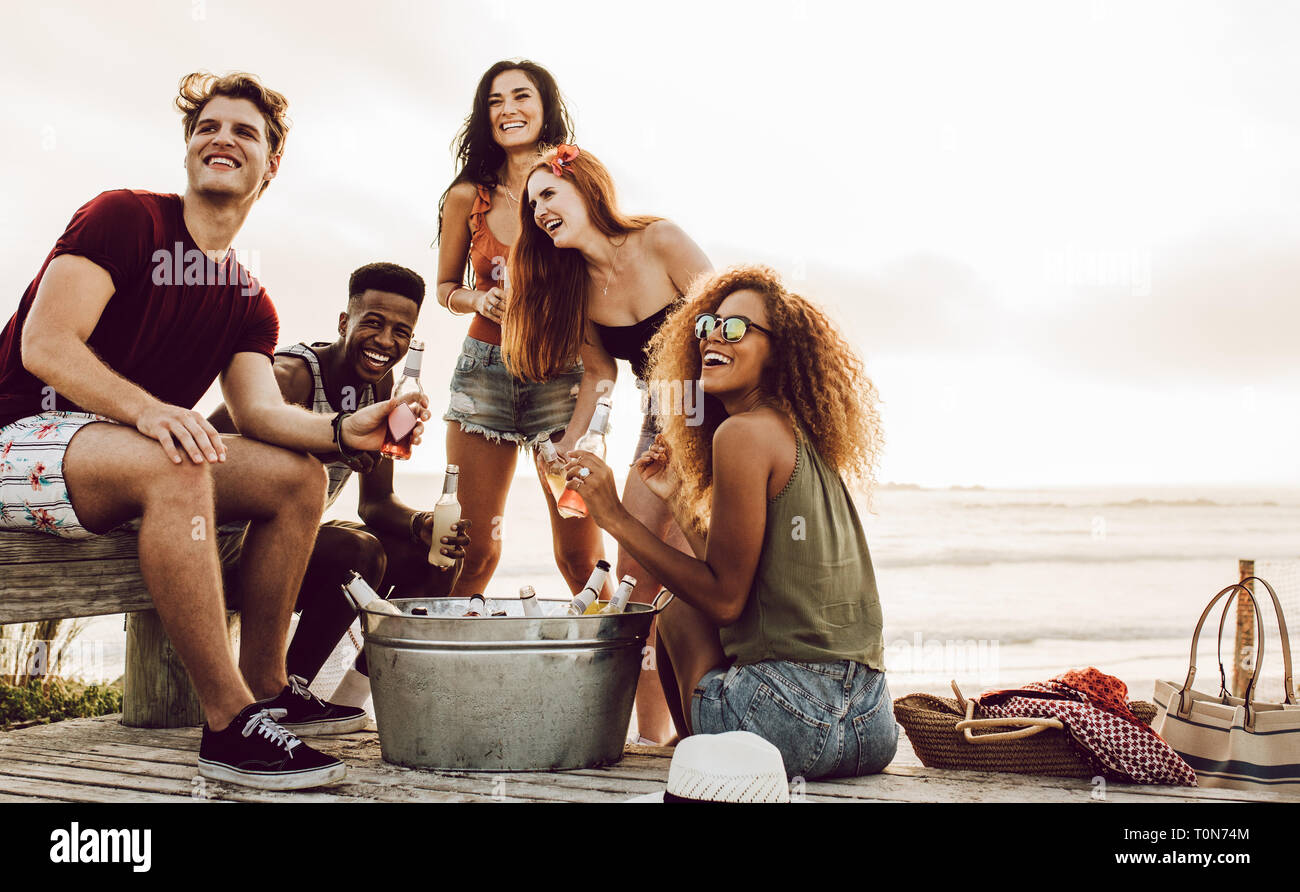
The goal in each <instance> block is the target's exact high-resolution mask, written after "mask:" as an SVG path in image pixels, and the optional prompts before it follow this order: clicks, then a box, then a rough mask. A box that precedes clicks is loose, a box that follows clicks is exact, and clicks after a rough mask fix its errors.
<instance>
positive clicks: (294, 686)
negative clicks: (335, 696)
mask: <svg viewBox="0 0 1300 892" xmlns="http://www.w3.org/2000/svg"><path fill="white" fill-rule="evenodd" d="M289 690H291V691H293V693H295V694H297V695H298V696H299V697H301V698H302V699H304V700H315V701H316V702H318V703H320V704H321V705H322V706H324V705H325V703H324V701H323V700H321V698H320V697H317V696H316V695H315V694H313V693H312V692H311V691H310V690H309V689H308V688H307V679H305V678H303V677H302V676H301V675H290V676H289Z"/></svg>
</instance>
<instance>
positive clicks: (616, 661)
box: [361, 593, 671, 771]
mask: <svg viewBox="0 0 1300 892" xmlns="http://www.w3.org/2000/svg"><path fill="white" fill-rule="evenodd" d="M661 594H664V593H661ZM669 599H671V596H669ZM390 603H392V604H393V605H395V606H397V607H400V608H401V610H402V612H403V614H404V615H403V616H392V615H389V614H384V613H379V612H375V611H371V610H368V609H367V610H363V611H361V625H362V631H363V632H364V635H365V648H366V661H367V662H368V664H369V667H370V689H371V693H372V695H373V697H374V707H375V720H376V723H377V724H378V726H379V745H380V748H381V750H382V752H383V757H384V759H385V761H388V762H392V763H394V764H396V765H405V766H409V767H412V768H442V769H460V770H468V771H528V770H544V769H564V768H589V767H592V766H595V765H601V764H607V763H610V762H616V761H618V760H619V758H621V757H622V755H623V743H624V740H625V739H626V735H627V728H628V722H629V720H630V719H631V716H632V702H633V698H634V696H635V694H636V685H637V680H638V678H639V677H640V672H641V660H642V648H644V647H645V643H646V637H647V635H648V634H649V632H650V624H651V622H652V621H653V619H654V616H655V614H656V613H657V612H658V611H659V610H661V609H662V607H663V605H660V606H657V607H656V606H651V605H647V604H638V603H635V602H633V603H629V604H628V606H627V612H625V613H621V614H617V615H614V616H584V617H526V616H524V615H523V608H522V606H521V605H520V603H519V600H518V599H517V598H491V599H489V600H488V601H487V609H488V611H499V610H505V611H506V612H507V614H508V615H507V616H504V617H465V616H462V615H461V614H463V613H464V612H465V611H466V610H468V609H469V600H468V599H467V598H410V599H395V600H393V601H392V602H390ZM544 603H546V606H548V607H549V609H552V610H553V609H555V608H556V606H558V605H559V602H549V603H547V602H544ZM657 603H658V601H657V600H656V604H657ZM666 603H667V602H665V605H666ZM413 608H424V609H425V610H427V611H428V615H427V616H412V615H410V613H411V610H412V609H413Z"/></svg>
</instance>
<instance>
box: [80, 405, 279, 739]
mask: <svg viewBox="0 0 1300 892" xmlns="http://www.w3.org/2000/svg"><path fill="white" fill-rule="evenodd" d="M63 467H64V479H65V481H66V482H67V486H68V497H69V499H71V501H72V506H73V510H74V511H75V512H76V514H77V517H78V519H79V520H80V521H81V523H82V525H83V526H84V527H86V529H88V530H90V531H91V532H99V533H102V532H107V531H108V530H110V529H112V528H113V527H115V526H117V525H118V524H121V523H123V522H125V521H127V520H130V519H131V518H133V517H141V518H142V521H141V526H140V535H139V552H140V573H141V575H142V576H143V577H144V581H145V586H146V587H147V588H148V590H149V595H150V597H151V598H152V599H153V603H154V607H155V609H157V611H158V615H159V617H161V619H162V623H163V628H164V629H166V631H167V636H168V638H170V639H171V642H172V646H174V647H175V648H176V651H177V653H178V654H180V657H181V661H182V662H183V663H184V664H185V668H186V671H188V672H189V675H190V678H191V679H192V681H193V682H194V688H195V691H196V692H197V693H198V698H199V703H200V704H201V705H202V707H203V714H204V716H205V717H206V719H207V722H208V726H209V727H210V728H212V729H213V730H214V731H220V730H222V729H223V728H225V727H226V726H227V725H228V724H229V723H230V720H231V719H233V718H234V717H235V715H237V714H238V713H239V711H240V710H241V709H243V708H244V707H245V706H247V705H248V704H249V703H251V702H252V701H253V700H254V697H253V694H252V692H251V691H250V690H249V688H248V685H246V684H245V683H244V679H243V677H242V676H241V675H240V673H239V669H238V668H237V667H236V666H235V659H234V654H232V653H231V651H230V640H229V638H227V636H226V615H225V600H224V598H223V596H222V591H221V569H220V565H219V563H218V561H217V549H216V528H215V523H214V521H215V517H214V514H215V510H214V509H215V503H214V494H213V476H212V467H213V466H211V465H208V464H194V463H192V462H190V461H186V462H184V463H183V464H180V465H176V464H173V463H172V462H171V461H170V460H169V459H168V458H167V456H166V454H164V453H163V451H162V447H161V446H159V445H158V443H156V442H155V441H153V440H150V439H148V438H147V437H145V436H143V435H142V434H140V433H139V432H137V431H136V430H135V429H133V428H129V427H125V426H123V425H119V424H103V423H96V424H88V425H86V426H85V427H84V428H82V429H81V430H80V431H78V432H77V433H76V435H74V436H73V438H72V441H71V442H70V443H69V444H68V450H67V453H66V455H65V456H64V465H63Z"/></svg>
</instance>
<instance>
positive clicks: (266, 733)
mask: <svg viewBox="0 0 1300 892" xmlns="http://www.w3.org/2000/svg"><path fill="white" fill-rule="evenodd" d="M288 714H289V711H288V710H287V709H263V710H261V711H260V712H258V713H257V714H256V715H255V716H253V717H252V718H251V719H249V720H248V724H246V725H244V730H243V735H244V736H245V737H249V736H251V735H252V734H253V732H255V731H256V732H257V733H258V734H260V735H262V736H263V737H265V738H266V739H267V740H269V741H271V742H272V743H274V744H277V745H278V746H282V747H284V750H285V752H287V753H288V754H289V758H291V759H292V758H293V751H294V748H295V747H297V746H298V745H299V744H300V743H302V741H301V740H299V739H298V738H297V736H295V735H294V733H293V732H292V731H287V730H285V729H284V728H282V727H281V726H280V724H279V722H278V719H282V718H284V717H285V716H286V715H288Z"/></svg>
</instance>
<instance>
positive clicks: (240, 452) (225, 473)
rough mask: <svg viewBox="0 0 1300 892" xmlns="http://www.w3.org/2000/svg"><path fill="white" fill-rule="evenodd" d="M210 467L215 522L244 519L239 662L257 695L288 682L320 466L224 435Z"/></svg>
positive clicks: (317, 512) (322, 485) (317, 511)
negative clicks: (292, 626)
mask: <svg viewBox="0 0 1300 892" xmlns="http://www.w3.org/2000/svg"><path fill="white" fill-rule="evenodd" d="M222 439H223V442H224V443H225V444H226V460H225V461H224V462H222V463H221V464H219V465H214V466H213V468H212V476H213V481H214V484H215V487H214V488H215V493H216V510H217V517H218V519H219V520H220V522H222V523H224V522H226V521H227V520H249V521H250V523H249V526H248V532H247V533H246V534H245V536H244V545H243V549H242V551H241V552H240V559H239V583H238V584H239V586H240V600H239V604H240V610H242V611H243V617H242V619H241V623H240V645H239V668H240V671H241V672H242V673H243V675H244V679H245V681H247V682H248V686H249V687H250V688H251V689H252V692H253V694H254V695H255V696H256V698H257V699H259V700H264V699H266V698H268V697H274V696H276V695H277V694H279V693H280V692H281V691H282V690H283V689H284V687H285V686H286V685H287V684H288V683H289V680H288V676H287V674H286V673H285V657H286V653H287V650H288V638H289V617H290V616H291V614H292V613H293V608H294V603H295V602H296V601H297V599H298V590H299V588H300V587H301V585H302V580H303V574H304V573H306V571H307V562H308V560H309V559H310V557H311V553H312V546H313V545H314V543H315V541H316V529H317V527H318V525H319V524H320V517H321V512H322V511H323V509H324V507H325V490H326V483H327V481H326V477H325V469H324V467H323V466H322V465H321V463H320V462H318V461H317V460H316V459H314V458H312V457H311V456H308V455H302V454H300V453H296V452H290V451H288V450H286V449H281V448H279V447H277V446H269V445H267V444H265V443H259V442H257V441H256V440H249V439H245V438H244V437H237V436H232V435H225V436H224V437H223V438H222Z"/></svg>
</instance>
